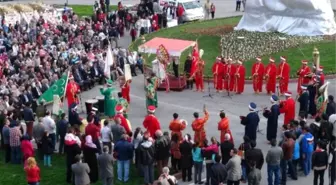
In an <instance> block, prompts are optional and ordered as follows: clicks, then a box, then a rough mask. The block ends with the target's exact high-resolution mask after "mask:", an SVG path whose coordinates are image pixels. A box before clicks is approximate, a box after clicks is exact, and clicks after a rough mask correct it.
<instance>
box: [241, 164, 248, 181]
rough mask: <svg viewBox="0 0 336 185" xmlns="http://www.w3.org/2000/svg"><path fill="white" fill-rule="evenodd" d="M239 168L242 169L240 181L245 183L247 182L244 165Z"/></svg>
mask: <svg viewBox="0 0 336 185" xmlns="http://www.w3.org/2000/svg"><path fill="white" fill-rule="evenodd" d="M241 168H242V180H244V181H246V180H247V174H246V165H245V164H242V165H241Z"/></svg>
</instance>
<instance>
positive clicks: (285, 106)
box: [280, 92, 295, 125]
mask: <svg viewBox="0 0 336 185" xmlns="http://www.w3.org/2000/svg"><path fill="white" fill-rule="evenodd" d="M285 96H286V100H284V101H281V102H280V113H284V114H285V119H284V124H285V125H287V124H289V123H290V121H291V120H294V118H295V100H294V99H293V98H292V93H291V92H285Z"/></svg>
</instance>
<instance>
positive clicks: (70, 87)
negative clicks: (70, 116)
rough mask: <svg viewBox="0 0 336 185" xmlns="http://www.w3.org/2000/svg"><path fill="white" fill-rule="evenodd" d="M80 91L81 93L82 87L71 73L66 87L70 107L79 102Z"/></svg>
mask: <svg viewBox="0 0 336 185" xmlns="http://www.w3.org/2000/svg"><path fill="white" fill-rule="evenodd" d="M78 93H80V87H79V85H78V84H77V83H76V82H75V80H74V77H73V76H72V75H71V74H70V75H69V82H68V84H67V87H66V97H67V100H68V108H70V106H71V105H72V104H74V103H75V104H78V103H79V98H78Z"/></svg>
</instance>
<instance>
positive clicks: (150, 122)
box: [142, 114, 161, 137]
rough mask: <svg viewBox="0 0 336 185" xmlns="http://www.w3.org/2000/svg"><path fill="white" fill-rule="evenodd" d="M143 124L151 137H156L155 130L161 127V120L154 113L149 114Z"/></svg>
mask: <svg viewBox="0 0 336 185" xmlns="http://www.w3.org/2000/svg"><path fill="white" fill-rule="evenodd" d="M142 124H143V126H144V127H145V128H146V129H147V131H148V132H149V134H150V135H151V137H154V136H155V132H156V131H157V130H160V129H161V127H160V122H159V120H158V119H157V118H156V117H155V116H154V115H152V114H149V115H147V116H146V117H145V120H144V121H143V123H142Z"/></svg>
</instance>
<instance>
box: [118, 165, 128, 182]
mask: <svg viewBox="0 0 336 185" xmlns="http://www.w3.org/2000/svg"><path fill="white" fill-rule="evenodd" d="M129 169H130V160H127V161H119V160H118V161H117V173H118V180H120V181H122V182H127V181H128V178H129ZM123 172H124V173H123ZM123 174H124V175H123Z"/></svg>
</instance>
